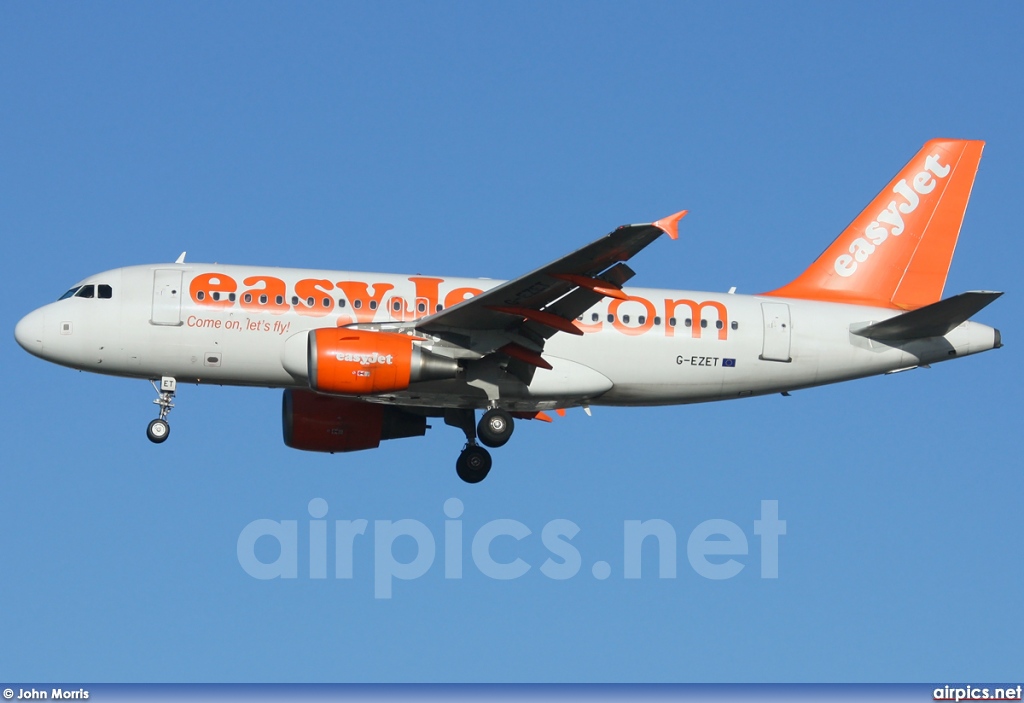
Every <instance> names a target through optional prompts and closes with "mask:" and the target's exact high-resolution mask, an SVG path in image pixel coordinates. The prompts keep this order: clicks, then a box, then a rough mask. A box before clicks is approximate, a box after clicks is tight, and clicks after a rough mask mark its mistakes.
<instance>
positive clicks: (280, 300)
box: [274, 295, 284, 305]
mask: <svg viewBox="0 0 1024 703" xmlns="http://www.w3.org/2000/svg"><path fill="white" fill-rule="evenodd" d="M274 302H275V303H277V304H278V305H284V296H283V295H279V296H277V297H276V298H274Z"/></svg>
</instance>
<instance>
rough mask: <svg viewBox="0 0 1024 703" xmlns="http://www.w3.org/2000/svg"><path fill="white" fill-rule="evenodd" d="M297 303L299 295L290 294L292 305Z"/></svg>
mask: <svg viewBox="0 0 1024 703" xmlns="http://www.w3.org/2000/svg"><path fill="white" fill-rule="evenodd" d="M298 304H299V296H297V295H293V296H292V305H298Z"/></svg>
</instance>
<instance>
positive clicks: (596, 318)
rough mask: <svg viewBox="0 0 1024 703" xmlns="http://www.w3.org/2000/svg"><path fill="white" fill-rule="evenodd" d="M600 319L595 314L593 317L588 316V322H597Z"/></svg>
mask: <svg viewBox="0 0 1024 703" xmlns="http://www.w3.org/2000/svg"><path fill="white" fill-rule="evenodd" d="M600 319H601V316H600V315H598V314H597V313H596V312H595V313H594V314H593V315H591V316H590V321H591V322H597V321H598V320H600Z"/></svg>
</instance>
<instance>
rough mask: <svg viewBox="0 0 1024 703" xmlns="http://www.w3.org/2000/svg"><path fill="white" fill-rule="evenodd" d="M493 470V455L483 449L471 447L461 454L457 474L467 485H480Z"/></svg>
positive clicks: (457, 464) (456, 467)
mask: <svg viewBox="0 0 1024 703" xmlns="http://www.w3.org/2000/svg"><path fill="white" fill-rule="evenodd" d="M490 470H491V455H490V454H489V453H488V452H487V450H486V449H484V448H483V447H477V446H474V445H470V446H468V447H466V448H465V449H463V450H462V454H459V460H458V461H456V462H455V472H456V473H457V474H458V475H459V478H461V479H462V480H463V481H465V482H466V483H480V482H481V481H483V480H484V479H485V478H487V474H488V473H489V472H490Z"/></svg>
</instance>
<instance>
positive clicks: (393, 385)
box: [284, 327, 460, 395]
mask: <svg viewBox="0 0 1024 703" xmlns="http://www.w3.org/2000/svg"><path fill="white" fill-rule="evenodd" d="M420 341H421V340H419V339H417V338H415V337H410V336H407V335H402V334H394V333H391V332H369V331H365V330H352V329H345V328H333V327H332V328H324V329H318V330H312V331H310V332H309V333H308V334H307V333H304V334H302V335H296V336H295V337H293V338H291V339H289V340H288V342H287V343H286V348H285V356H284V366H285V368H286V369H287V370H288V372H289V373H291V374H292V375H293V376H296V377H297V378H305V379H306V380H307V381H308V383H309V387H310V388H312V389H313V390H316V391H320V392H322V393H337V394H339V395H370V394H374V393H392V392H395V391H401V390H405V389H406V388H408V387H409V384H411V383H416V382H418V381H436V380H444V379H451V378H456V377H457V376H458V375H459V370H460V369H459V364H458V362H457V361H455V360H454V359H449V358H448V357H444V356H439V355H437V354H434V353H432V352H430V351H428V350H426V349H423V348H422V347H421V345H420Z"/></svg>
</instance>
